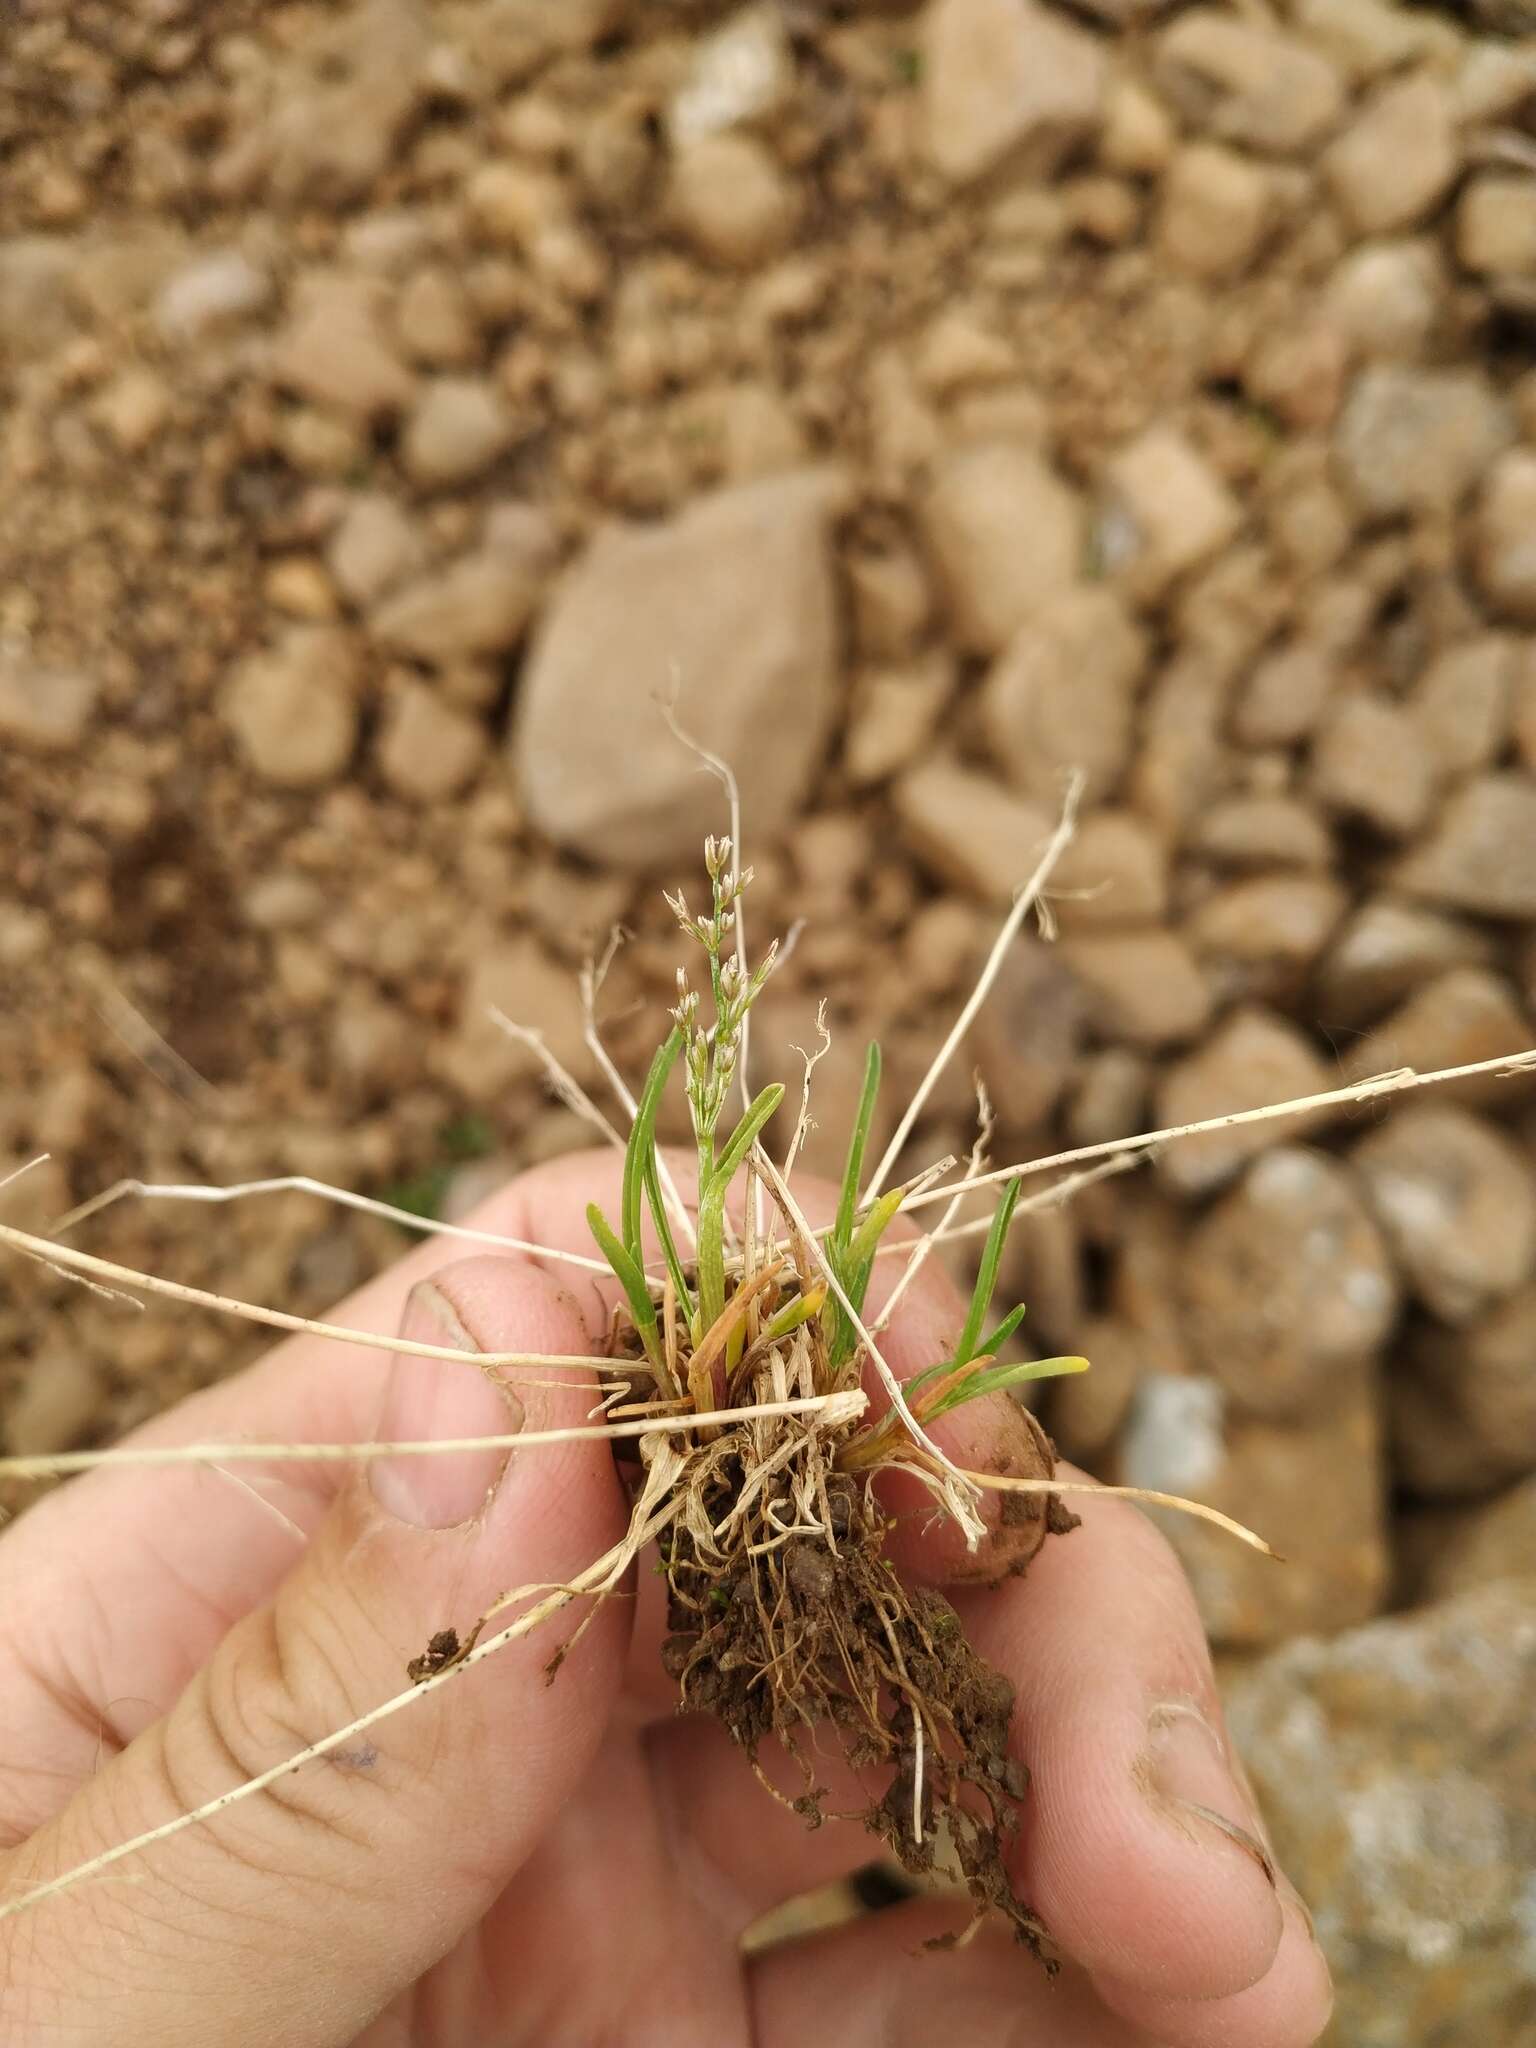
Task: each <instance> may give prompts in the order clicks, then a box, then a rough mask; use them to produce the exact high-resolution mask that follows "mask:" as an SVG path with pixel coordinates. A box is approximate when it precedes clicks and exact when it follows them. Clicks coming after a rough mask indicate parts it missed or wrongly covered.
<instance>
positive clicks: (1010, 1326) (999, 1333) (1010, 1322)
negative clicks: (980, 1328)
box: [976, 1301, 1024, 1358]
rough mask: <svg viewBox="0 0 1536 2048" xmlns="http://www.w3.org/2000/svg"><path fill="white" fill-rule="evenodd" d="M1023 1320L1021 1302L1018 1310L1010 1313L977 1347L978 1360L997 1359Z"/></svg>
mask: <svg viewBox="0 0 1536 2048" xmlns="http://www.w3.org/2000/svg"><path fill="white" fill-rule="evenodd" d="M1023 1320H1024V1304H1023V1302H1022V1301H1021V1302H1020V1303H1019V1305H1018V1307H1017V1308H1014V1309H1010V1310H1009V1311H1008V1313H1007V1315H1005V1316H1004V1317H1003V1320H1002V1321H1001V1322H1000V1323H999V1324H998V1326H997V1328H996V1329H995V1330H989V1331H988V1332H987V1334H986V1336H985V1337H983V1338H982V1340H981V1342H980V1343H979V1344H978V1345H977V1346H976V1356H977V1357H978V1358H983V1357H985V1358H996V1356H997V1354H998V1353H999V1351H1001V1350H1002V1348H1003V1346H1004V1345H1005V1344H1006V1343H1007V1342H1008V1339H1009V1338H1010V1337H1011V1336H1012V1335H1013V1333H1014V1331H1015V1330H1016V1329H1017V1328H1018V1327H1019V1325H1020V1323H1022V1322H1023Z"/></svg>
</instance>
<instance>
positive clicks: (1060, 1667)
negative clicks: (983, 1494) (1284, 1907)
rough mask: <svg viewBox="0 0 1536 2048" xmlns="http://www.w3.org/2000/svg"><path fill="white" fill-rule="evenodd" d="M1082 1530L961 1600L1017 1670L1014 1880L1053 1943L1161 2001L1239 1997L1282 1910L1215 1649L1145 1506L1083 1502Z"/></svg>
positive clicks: (1260, 1968)
mask: <svg viewBox="0 0 1536 2048" xmlns="http://www.w3.org/2000/svg"><path fill="white" fill-rule="evenodd" d="M1075 1505H1076V1506H1077V1507H1079V1508H1080V1509H1081V1511H1082V1517H1083V1520H1082V1526H1081V1528H1080V1529H1077V1530H1074V1531H1073V1532H1072V1533H1071V1534H1070V1535H1068V1536H1066V1537H1065V1538H1063V1539H1061V1540H1060V1541H1052V1542H1051V1543H1049V1544H1047V1545H1046V1547H1045V1549H1044V1550H1043V1551H1042V1552H1041V1554H1040V1556H1039V1557H1038V1558H1037V1559H1036V1560H1035V1561H1034V1563H1033V1564H1032V1566H1031V1568H1030V1572H1029V1575H1028V1578H1027V1580H1026V1581H1024V1582H1023V1583H1022V1584H1017V1585H1009V1586H1007V1587H1005V1588H1004V1589H1002V1590H1001V1591H1000V1592H998V1593H997V1594H995V1595H982V1594H971V1595H962V1596H961V1605H962V1611H963V1614H964V1617H965V1619H966V1622H967V1626H968V1628H969V1630H970V1632H971V1636H972V1640H973V1642H974V1643H975V1645H976V1647H977V1649H978V1650H979V1651H980V1652H981V1654H982V1655H984V1656H986V1657H987V1658H988V1659H989V1661H990V1662H992V1663H993V1664H995V1665H996V1666H997V1667H998V1668H999V1669H1000V1670H1002V1671H1003V1672H1005V1673H1006V1675H1007V1676H1008V1677H1009V1678H1010V1679H1012V1680H1013V1682H1014V1684H1015V1687H1016V1689H1017V1707H1016V1712H1015V1719H1014V1728H1015V1742H1016V1744H1017V1747H1018V1753H1019V1755H1020V1759H1021V1761H1022V1762H1024V1763H1025V1764H1026V1765H1027V1766H1028V1768H1029V1771H1030V1773H1031V1784H1030V1789H1029V1794H1028V1797H1027V1799H1026V1802H1025V1806H1024V1816H1023V1829H1022V1833H1021V1838H1020V1843H1019V1847H1018V1851H1017V1860H1018V1865H1019V1869H1020V1883H1021V1888H1022V1889H1023V1890H1024V1892H1025V1895H1026V1896H1027V1897H1029V1898H1030V1900H1031V1901H1032V1903H1033V1904H1035V1905H1036V1906H1037V1908H1038V1909H1039V1911H1040V1913H1041V1915H1042V1917H1043V1918H1044V1919H1045V1920H1046V1922H1047V1924H1048V1925H1049V1927H1050V1928H1051V1931H1052V1933H1053V1935H1054V1936H1055V1938H1056V1939H1057V1941H1058V1942H1059V1943H1060V1944H1061V1946H1062V1948H1063V1950H1064V1951H1065V1952H1066V1953H1067V1954H1069V1955H1070V1956H1072V1957H1074V1958H1075V1959H1076V1960H1077V1961H1078V1962H1080V1963H1082V1964H1083V1965H1084V1966H1085V1967H1087V1968H1088V1969H1089V1970H1091V1971H1093V1972H1094V1973H1095V1974H1096V1975H1097V1974H1103V1975H1105V1976H1107V1977H1112V1978H1114V1979H1116V1980H1118V1981H1120V1982H1121V1983H1123V1984H1126V1985H1130V1986H1135V1987H1139V1988H1140V1989H1141V1990H1143V1991H1145V1992H1146V1993H1148V1994H1155V1995H1157V1996H1160V1997H1163V1998H1169V1999H1213V1998H1223V1997H1228V1996H1231V1995H1233V1994H1235V1993H1237V1992H1240V1991H1243V1990H1246V1989H1247V1988H1248V1987H1249V1986H1251V1985H1253V1984H1256V1983H1257V1982H1259V1981H1260V1980H1261V1979H1262V1978H1263V1977H1264V1976H1265V1974H1266V1973H1267V1972H1268V1970H1269V1969H1270V1968H1271V1966H1272V1965H1273V1963H1274V1960H1275V1955H1276V1952H1277V1949H1278V1947H1279V1943H1280V1938H1281V1931H1282V1914H1281V1909H1280V1903H1279V1900H1278V1898H1277V1896H1276V1892H1275V1889H1274V1886H1273V1883H1272V1881H1271V1878H1270V1876H1269V1875H1268V1874H1266V1871H1265V1869H1264V1868H1263V1865H1262V1860H1261V1856H1260V1855H1257V1854H1255V1853H1254V1852H1253V1847H1252V1845H1251V1844H1250V1845H1249V1846H1245V1844H1244V1839H1243V1837H1244V1836H1248V1837H1254V1836H1257V1834H1258V1833H1259V1823H1258V1821H1257V1818H1256V1817H1255V1816H1254V1814H1253V1811H1252V1808H1251V1805H1250V1803H1249V1801H1248V1799H1247V1796H1246V1794H1245V1793H1244V1792H1243V1790H1242V1788H1241V1786H1240V1784H1239V1782H1238V1779H1237V1776H1236V1774H1235V1773H1234V1772H1233V1770H1232V1768H1231V1758H1230V1753H1229V1750H1228V1747H1227V1743H1226V1737H1225V1734H1224V1731H1223V1729H1222V1723H1221V1716H1220V1708H1219V1705H1218V1703H1217V1700H1216V1693H1215V1683H1214V1678H1213V1675H1212V1672H1211V1666H1210V1657H1209V1652H1208V1650H1207V1647H1206V1643H1205V1636H1204V1631H1203V1629H1202V1628H1201V1625H1200V1620H1199V1615H1198V1613H1197V1611H1196V1609H1195V1605H1194V1600H1193V1596H1192V1595H1191V1593H1190V1591H1189V1587H1188V1584H1187V1582H1186V1581H1185V1579H1184V1577H1183V1574H1182V1572H1181V1571H1180V1569H1179V1567H1178V1564H1177V1562H1176V1560H1175V1559H1174V1558H1173V1555H1172V1553H1171V1551H1170V1550H1169V1549H1168V1546H1167V1545H1166V1543H1165V1542H1164V1541H1163V1539H1162V1538H1161V1536H1160V1535H1159V1534H1158V1532H1157V1531H1156V1530H1155V1529H1154V1528H1153V1527H1152V1525H1151V1523H1150V1522H1149V1521H1148V1520H1147V1519H1146V1517H1145V1516H1143V1515H1142V1514H1141V1513H1140V1512H1139V1510H1137V1509H1135V1508H1132V1507H1129V1506H1128V1505H1127V1504H1126V1503H1124V1502H1120V1501H1114V1500H1095V1499H1092V1498H1091V1497H1083V1498H1078V1499H1076V1500H1075Z"/></svg>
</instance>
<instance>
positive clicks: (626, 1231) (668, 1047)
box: [619, 1027, 683, 1264]
mask: <svg viewBox="0 0 1536 2048" xmlns="http://www.w3.org/2000/svg"><path fill="white" fill-rule="evenodd" d="M682 1049H683V1034H682V1032H681V1031H680V1030H678V1029H676V1028H675V1027H674V1028H673V1030H672V1031H671V1032H670V1033H669V1035H668V1037H667V1039H666V1041H665V1043H664V1044H662V1045H659V1046H658V1047H657V1048H656V1057H655V1058H654V1059H653V1060H652V1061H651V1071H650V1072H649V1073H648V1074H647V1075H646V1077H645V1086H644V1088H642V1089H641V1091H640V1099H639V1101H638V1102H637V1103H636V1105H635V1120H634V1122H633V1124H632V1125H631V1126H630V1132H629V1143H628V1144H627V1145H626V1146H625V1148H624V1194H623V1199H622V1204H621V1207H620V1211H619V1237H620V1239H621V1240H622V1242H623V1245H624V1249H625V1250H626V1251H627V1252H628V1253H629V1255H630V1257H631V1258H632V1259H633V1260H634V1261H635V1262H636V1263H637V1264H638V1263H639V1262H640V1258H641V1252H640V1196H641V1191H642V1189H643V1188H644V1185H645V1179H646V1168H647V1166H648V1164H650V1162H651V1161H652V1159H653V1158H654V1155H655V1151H656V1117H657V1114H658V1112H659V1111H660V1108H661V1097H662V1091H663V1090H664V1089H665V1087H666V1085H667V1081H668V1079H669V1077H670V1075H671V1072H672V1068H673V1066H674V1065H675V1063H676V1060H677V1056H678V1054H679V1053H680V1052H681V1051H682Z"/></svg>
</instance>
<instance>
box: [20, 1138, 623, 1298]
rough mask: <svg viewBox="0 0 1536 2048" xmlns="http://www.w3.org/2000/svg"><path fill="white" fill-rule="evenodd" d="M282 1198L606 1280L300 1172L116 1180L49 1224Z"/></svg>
mask: <svg viewBox="0 0 1536 2048" xmlns="http://www.w3.org/2000/svg"><path fill="white" fill-rule="evenodd" d="M44 1156H45V1157H46V1155H44ZM0 1185H3V1183H0ZM284 1194H299V1195H317V1196H319V1198H320V1199H321V1200H322V1201H326V1202H331V1203H333V1204H334V1205H335V1206H336V1207H338V1208H342V1209H355V1210H357V1211H358V1212H359V1214H361V1215H364V1216H380V1217H382V1218H383V1219H384V1221H385V1222H386V1223H398V1224H401V1225H402V1226H403V1227H404V1228H406V1229H407V1230H419V1231H424V1232H426V1233H428V1234H429V1235H430V1236H433V1237H453V1238H458V1239H459V1240H460V1241H461V1242H462V1243H465V1244H484V1245H490V1246H492V1247H493V1248H494V1249H495V1250H496V1251H502V1252H524V1253H526V1254H527V1255H528V1256H529V1257H530V1258H539V1259H558V1260H560V1261H561V1262H562V1263H563V1264H564V1265H567V1266H580V1267H581V1268H582V1269H583V1271H584V1272H588V1273H600V1274H602V1275H603V1277H604V1278H605V1279H606V1278H607V1276H608V1271H609V1268H608V1265H607V1263H606V1261H604V1260H602V1259H594V1258H589V1257H588V1256H587V1255H586V1254H585V1253H582V1252H567V1251H561V1250H559V1249H558V1248H557V1247H556V1246H554V1245H547V1244H534V1243H532V1242H531V1241H530V1240H529V1239H527V1238H522V1237H504V1236H502V1235H501V1234H500V1232H498V1231H494V1230H472V1229H471V1228H470V1227H469V1226H468V1225H467V1224H464V1223H442V1222H439V1221H438V1219H437V1218H436V1217H435V1216H418V1215H417V1214H416V1213H415V1211H414V1210H410V1209H400V1208H397V1207H396V1206H395V1205H394V1204H393V1203H392V1202H380V1201H377V1200H375V1199H374V1197H373V1196H371V1195H355V1194H353V1193H352V1191H351V1190H350V1189H349V1188H338V1187H332V1186H331V1185H330V1183H329V1182H328V1181H323V1180H311V1179H310V1178H309V1176H308V1175H307V1174H302V1173H290V1174H282V1175H280V1176H278V1177H277V1178H276V1179H273V1180H248V1181H241V1182H239V1183H237V1184H236V1185H233V1186H231V1187H223V1188H220V1187H209V1186H206V1185H204V1184H202V1183H200V1182H189V1183H187V1184H186V1185H185V1186H178V1185H175V1184H173V1183H170V1182H155V1181H143V1180H120V1181H116V1182H114V1184H113V1185H112V1186H111V1187H109V1188H106V1189H104V1190H103V1192H102V1193H101V1194H99V1195H92V1196H91V1198H90V1200H89V1201H88V1202H82V1203H81V1204H80V1206H79V1207H78V1208H77V1209H71V1210H70V1212H69V1214H68V1215H67V1216H61V1217H60V1218H59V1220H58V1222H57V1223H55V1224H54V1225H53V1234H54V1235H55V1236H59V1235H61V1234H62V1233H63V1232H64V1231H66V1230H74V1229H75V1228H76V1227H77V1226H78V1225H79V1224H81V1223H83V1222H85V1220H86V1218H87V1217H90V1216H96V1215H99V1214H100V1212H101V1211H102V1210H103V1209H105V1208H108V1207H110V1205H111V1204H112V1203H114V1202H120V1201H121V1200H122V1199H123V1197H124V1196H125V1195H133V1196H137V1197H139V1198H141V1199H144V1200H150V1201H169V1202H238V1201H243V1200H244V1199H245V1197H246V1196H248V1195H284Z"/></svg>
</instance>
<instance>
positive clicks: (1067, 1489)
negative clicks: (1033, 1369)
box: [965, 1472, 1284, 1563]
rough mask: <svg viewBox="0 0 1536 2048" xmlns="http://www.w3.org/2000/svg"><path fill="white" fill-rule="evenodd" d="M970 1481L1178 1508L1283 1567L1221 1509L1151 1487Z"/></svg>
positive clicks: (985, 1476)
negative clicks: (1214, 1525)
mask: <svg viewBox="0 0 1536 2048" xmlns="http://www.w3.org/2000/svg"><path fill="white" fill-rule="evenodd" d="M965 1476H966V1478H967V1479H973V1480H974V1481H975V1482H976V1484H977V1485H978V1486H985V1487H987V1488H989V1489H990V1490H991V1491H993V1492H996V1493H1107V1494H1114V1495H1115V1496H1116V1497H1117V1498H1119V1499H1120V1500H1139V1501H1145V1502H1146V1503H1147V1505H1148V1506H1149V1507H1155V1508H1174V1509H1176V1510H1177V1511H1178V1512H1179V1513H1180V1514H1181V1515H1195V1516H1197V1517H1198V1518H1199V1520H1200V1521H1202V1522H1214V1523H1215V1524H1216V1527H1217V1528H1218V1529H1225V1530H1226V1532H1227V1534H1228V1535H1229V1536H1236V1537H1237V1538H1238V1539H1239V1541H1240V1542H1243V1543H1246V1544H1248V1545H1249V1546H1250V1547H1251V1548H1252V1549H1254V1550H1261V1551H1263V1553H1264V1555H1265V1556H1266V1557H1272V1558H1274V1559H1275V1560H1276V1562H1277V1563H1283V1562H1284V1560H1283V1559H1282V1558H1281V1556H1280V1553H1279V1551H1278V1550H1276V1549H1274V1548H1273V1547H1272V1546H1271V1545H1270V1544H1268V1543H1266V1542H1265V1541H1264V1538H1263V1537H1262V1536H1256V1535H1255V1534H1254V1533H1253V1531H1252V1530H1251V1529H1249V1528H1245V1527H1244V1525H1243V1524H1242V1523H1241V1522H1235V1521H1233V1519H1232V1517H1231V1516H1230V1515H1224V1514H1223V1513H1222V1512H1221V1510H1220V1509H1219V1508H1209V1507H1207V1506H1206V1504H1205V1502H1204V1501H1200V1500H1185V1499H1184V1498H1183V1496H1182V1495H1180V1494H1177V1493H1158V1492H1156V1491H1154V1490H1153V1488H1151V1487H1148V1486H1101V1485H1100V1484H1099V1482H1098V1481H1097V1480H1096V1479H1058V1478H1056V1477H1054V1476H1053V1477H1051V1478H1050V1479H1012V1478H1010V1477H1009V1476H1008V1475H1007V1474H1006V1473H1002V1472H967V1474H966V1475H965Z"/></svg>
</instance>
